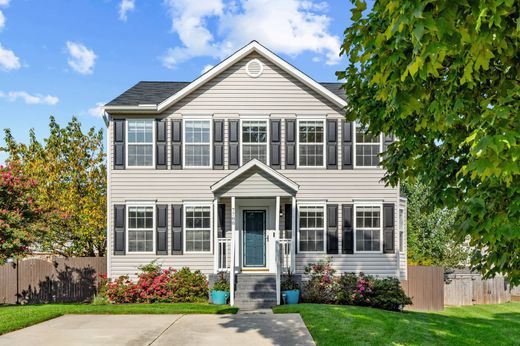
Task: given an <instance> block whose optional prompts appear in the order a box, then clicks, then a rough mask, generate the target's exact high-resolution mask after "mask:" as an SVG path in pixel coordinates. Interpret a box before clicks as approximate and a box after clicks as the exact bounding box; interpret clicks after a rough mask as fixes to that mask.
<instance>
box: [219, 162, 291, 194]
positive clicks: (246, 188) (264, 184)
mask: <svg viewBox="0 0 520 346" xmlns="http://www.w3.org/2000/svg"><path fill="white" fill-rule="evenodd" d="M216 193H217V195H219V196H221V197H230V196H235V197H249V196H256V197H270V196H291V195H292V191H290V190H289V189H288V188H287V187H285V186H284V185H283V184H282V183H280V181H278V180H277V179H275V178H273V177H272V176H270V175H269V174H267V173H265V172H264V171H262V170H260V169H258V168H256V167H255V168H252V169H250V170H249V171H247V172H244V173H243V174H242V175H240V176H239V177H237V178H236V179H234V180H233V181H231V182H230V183H229V184H226V185H225V186H223V187H222V188H221V189H219V191H217V192H216Z"/></svg>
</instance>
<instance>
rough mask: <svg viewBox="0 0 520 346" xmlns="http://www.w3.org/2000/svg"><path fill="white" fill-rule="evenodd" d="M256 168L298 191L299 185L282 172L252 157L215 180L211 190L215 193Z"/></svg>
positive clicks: (290, 188)
mask: <svg viewBox="0 0 520 346" xmlns="http://www.w3.org/2000/svg"><path fill="white" fill-rule="evenodd" d="M254 169H257V170H259V171H261V172H262V173H263V174H265V175H267V176H269V178H271V179H272V180H274V181H276V182H278V183H280V184H281V185H283V186H284V187H285V188H287V189H288V190H291V191H294V192H296V191H298V189H299V185H298V184H296V183H295V182H294V181H292V180H291V179H289V178H287V177H286V176H284V175H283V174H281V173H279V172H277V171H276V170H274V169H272V168H271V167H269V166H268V165H266V164H265V163H263V162H261V161H259V160H258V159H252V160H251V161H249V162H248V163H246V164H245V165H243V166H242V167H240V168H237V169H236V170H234V171H233V172H231V173H229V174H228V175H226V176H225V177H224V178H222V179H220V180H219V181H217V182H216V183H215V184H213V185H212V186H211V192H213V193H217V192H218V191H219V190H221V189H223V188H224V187H225V186H228V185H229V184H232V183H233V182H235V181H237V180H239V178H241V177H242V176H243V175H245V174H246V173H247V172H250V171H251V170H254Z"/></svg>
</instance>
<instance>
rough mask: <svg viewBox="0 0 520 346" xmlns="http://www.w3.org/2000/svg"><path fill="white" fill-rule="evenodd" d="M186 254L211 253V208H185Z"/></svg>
mask: <svg viewBox="0 0 520 346" xmlns="http://www.w3.org/2000/svg"><path fill="white" fill-rule="evenodd" d="M184 217H185V221H184V222H185V227H186V231H185V232H186V236H185V239H186V240H185V248H186V252H210V251H211V207H210V206H186V207H185V214H184Z"/></svg>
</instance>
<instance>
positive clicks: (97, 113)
mask: <svg viewBox="0 0 520 346" xmlns="http://www.w3.org/2000/svg"><path fill="white" fill-rule="evenodd" d="M103 105H104V103H103V102H96V105H95V106H94V107H92V108H89V109H88V111H87V113H88V114H89V115H91V116H93V117H97V118H101V117H102V116H103Z"/></svg>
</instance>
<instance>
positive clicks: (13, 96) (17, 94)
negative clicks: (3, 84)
mask: <svg viewBox="0 0 520 346" xmlns="http://www.w3.org/2000/svg"><path fill="white" fill-rule="evenodd" d="M0 98H4V99H6V100H8V101H10V102H15V101H17V100H18V99H21V100H23V101H24V102H25V103H27V104H29V105H37V104H42V105H55V104H56V103H58V102H59V98H57V97H56V96H51V95H41V94H34V95H31V94H29V93H28V92H26V91H9V92H7V93H4V92H2V91H0Z"/></svg>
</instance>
